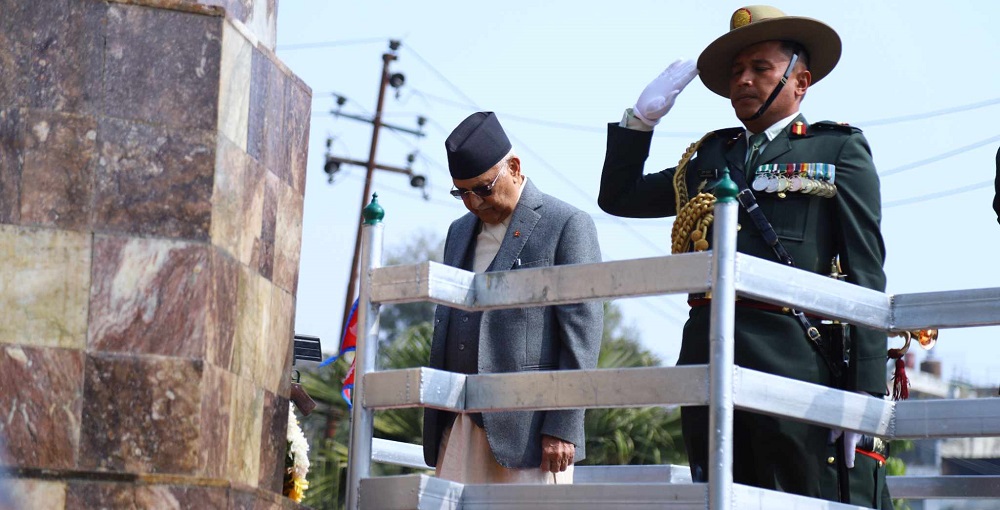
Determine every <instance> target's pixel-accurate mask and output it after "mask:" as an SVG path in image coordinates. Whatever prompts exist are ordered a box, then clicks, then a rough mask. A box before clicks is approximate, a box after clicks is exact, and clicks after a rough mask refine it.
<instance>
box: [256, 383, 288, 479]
mask: <svg viewBox="0 0 1000 510" xmlns="http://www.w3.org/2000/svg"><path fill="white" fill-rule="evenodd" d="M261 432H262V435H261V438H260V480H259V483H258V485H257V486H258V487H260V488H261V489H265V490H269V491H271V492H277V493H278V494H281V489H282V485H283V484H284V481H285V457H286V455H287V454H288V399H286V398H282V397H280V396H278V395H275V394H274V393H271V392H270V391H265V392H264V412H263V416H262V418H261Z"/></svg>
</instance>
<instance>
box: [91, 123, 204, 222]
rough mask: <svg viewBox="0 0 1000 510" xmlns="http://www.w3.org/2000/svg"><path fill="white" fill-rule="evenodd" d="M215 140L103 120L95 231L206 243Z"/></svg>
mask: <svg viewBox="0 0 1000 510" xmlns="http://www.w3.org/2000/svg"><path fill="white" fill-rule="evenodd" d="M216 138H217V134H216V133H215V132H214V131H199V130H176V129H168V128H164V127H158V126H150V125H147V124H142V123H138V122H131V121H122V120H117V119H102V120H101V121H100V122H99V124H98V139H99V140H100V143H99V150H100V160H99V164H98V167H97V172H96V174H97V184H96V189H95V193H96V199H95V204H94V208H95V219H94V223H95V228H96V230H97V231H98V232H106V231H118V232H127V233H130V234H139V235H152V236H158V237H172V238H182V239H192V240H198V241H205V240H208V239H209V233H210V222H211V212H212V189H213V180H214V173H215V147H216Z"/></svg>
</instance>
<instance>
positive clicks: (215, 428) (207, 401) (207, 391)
mask: <svg viewBox="0 0 1000 510" xmlns="http://www.w3.org/2000/svg"><path fill="white" fill-rule="evenodd" d="M234 379H235V377H234V376H233V374H232V373H231V372H229V371H228V370H224V369H221V368H218V367H215V366H213V365H210V364H209V365H206V366H205V375H204V378H203V379H202V383H201V392H202V393H201V424H202V436H201V448H200V454H201V465H202V466H204V471H203V476H205V477H208V478H223V479H224V478H226V476H227V475H228V474H229V427H230V423H231V422H232V411H233V384H234Z"/></svg>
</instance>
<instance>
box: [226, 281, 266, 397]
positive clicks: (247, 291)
mask: <svg viewBox="0 0 1000 510" xmlns="http://www.w3.org/2000/svg"><path fill="white" fill-rule="evenodd" d="M271 291H272V286H271V284H270V283H269V282H268V281H267V280H265V279H264V278H263V277H261V276H260V275H258V274H257V273H256V271H252V270H251V269H250V268H248V267H246V266H240V267H239V280H238V286H237V290H236V336H235V338H234V342H233V363H232V366H231V367H232V368H231V369H232V372H233V373H234V374H237V375H240V376H242V377H244V378H247V379H250V380H253V381H260V380H261V377H260V373H259V364H260V361H259V360H260V357H261V356H263V355H264V352H263V349H262V345H263V343H262V342H263V339H264V338H265V335H266V333H267V327H268V326H267V325H268V321H269V320H270V310H271V307H270V304H271Z"/></svg>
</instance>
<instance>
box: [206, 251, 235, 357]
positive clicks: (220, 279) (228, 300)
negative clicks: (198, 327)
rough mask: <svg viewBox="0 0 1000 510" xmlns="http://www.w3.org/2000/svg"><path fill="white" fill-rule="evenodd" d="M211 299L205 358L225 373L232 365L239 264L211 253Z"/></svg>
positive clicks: (219, 252) (217, 253) (223, 255)
mask: <svg viewBox="0 0 1000 510" xmlns="http://www.w3.org/2000/svg"><path fill="white" fill-rule="evenodd" d="M211 260H212V285H213V287H212V296H211V301H210V302H209V319H210V323H209V325H208V327H206V330H207V331H208V332H209V333H208V335H207V338H206V342H207V345H206V351H207V353H206V355H205V357H206V359H208V361H209V362H211V363H212V364H214V365H215V366H217V367H220V368H223V369H225V370H229V369H230V367H231V366H232V363H233V345H234V343H235V341H236V317H237V310H236V304H237V302H238V298H237V296H238V294H237V293H238V292H239V281H240V270H239V263H238V262H237V261H235V260H233V259H232V258H231V257H230V256H228V255H227V254H225V253H223V252H221V251H218V250H213V252H212V259H211Z"/></svg>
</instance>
